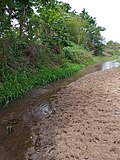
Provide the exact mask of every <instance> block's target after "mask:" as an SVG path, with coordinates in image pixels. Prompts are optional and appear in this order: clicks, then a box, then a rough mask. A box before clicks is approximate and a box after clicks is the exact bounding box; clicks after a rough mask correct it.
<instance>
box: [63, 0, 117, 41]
mask: <svg viewBox="0 0 120 160" xmlns="http://www.w3.org/2000/svg"><path fill="white" fill-rule="evenodd" d="M61 1H63V2H66V3H69V4H70V6H71V7H72V9H73V10H74V9H75V10H76V11H77V12H79V13H80V12H81V11H82V10H83V8H85V9H86V11H87V12H88V13H89V15H91V16H92V17H96V21H97V24H98V25H99V26H102V27H105V28H106V31H104V32H102V36H103V37H105V39H106V42H107V41H110V40H113V41H115V42H119V43H120V0H61Z"/></svg>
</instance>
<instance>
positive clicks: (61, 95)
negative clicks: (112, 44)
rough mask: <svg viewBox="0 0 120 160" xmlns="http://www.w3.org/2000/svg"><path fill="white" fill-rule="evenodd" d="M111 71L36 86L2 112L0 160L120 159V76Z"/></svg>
mask: <svg viewBox="0 0 120 160" xmlns="http://www.w3.org/2000/svg"><path fill="white" fill-rule="evenodd" d="M109 63H110V64H111V63H112V67H117V66H116V63H115V62H113V61H112V62H109ZM109 66H110V67H108V63H107V64H105V63H104V64H102V65H97V66H94V67H88V68H87V69H86V70H83V72H81V73H76V74H74V75H73V76H71V77H69V78H66V79H65V80H61V81H58V82H56V83H53V84H50V85H48V86H46V87H36V88H35V89H34V90H33V91H32V92H30V93H28V94H27V95H25V96H24V97H22V98H20V99H18V100H16V101H14V102H12V103H11V104H10V105H9V106H8V107H7V109H2V110H1V111H0V160H67V159H71V160H74V159H79V160H83V159H88V160H94V159H98V160H104V159H105V160H107V159H108V158H109V160H112V159H114V160H116V159H117V158H118V159H117V160H119V158H120V155H119V153H120V152H119V144H120V143H119V141H120V139H119V138H120V137H119V135H120V130H119V125H120V120H119V119H120V117H119V116H120V106H119V105H120V99H119V97H120V89H119V87H120V71H119V69H110V70H106V69H109V68H112V67H111V65H109ZM105 67H106V68H105ZM100 70H101V71H100ZM102 70H106V71H102ZM96 71H99V72H96ZM91 73H92V74H91ZM85 75H86V76H85ZM80 77H82V78H80Z"/></svg>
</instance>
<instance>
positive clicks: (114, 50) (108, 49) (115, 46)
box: [105, 41, 120, 56]
mask: <svg viewBox="0 0 120 160" xmlns="http://www.w3.org/2000/svg"><path fill="white" fill-rule="evenodd" d="M105 53H107V54H110V55H118V56H120V44H119V43H117V42H113V41H109V42H107V44H106V46H105Z"/></svg>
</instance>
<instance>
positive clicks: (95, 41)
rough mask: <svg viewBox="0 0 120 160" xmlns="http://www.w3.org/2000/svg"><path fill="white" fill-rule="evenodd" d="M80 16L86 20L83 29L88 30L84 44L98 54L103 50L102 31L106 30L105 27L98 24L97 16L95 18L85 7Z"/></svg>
mask: <svg viewBox="0 0 120 160" xmlns="http://www.w3.org/2000/svg"><path fill="white" fill-rule="evenodd" d="M80 17H81V18H82V19H83V20H84V21H85V23H84V24H85V26H84V27H83V30H85V32H86V36H87V39H86V40H85V42H84V44H85V47H88V49H89V50H91V51H92V50H93V51H94V54H95V55H97V54H99V53H101V52H102V46H103V38H102V36H101V31H104V30H105V28H104V27H100V26H97V23H96V18H93V17H92V16H90V15H89V14H88V12H86V11H85V9H83V11H82V13H80Z"/></svg>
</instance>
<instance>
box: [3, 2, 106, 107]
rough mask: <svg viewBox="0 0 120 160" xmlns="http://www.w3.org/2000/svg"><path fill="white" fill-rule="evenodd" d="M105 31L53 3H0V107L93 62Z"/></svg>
mask: <svg viewBox="0 0 120 160" xmlns="http://www.w3.org/2000/svg"><path fill="white" fill-rule="evenodd" d="M104 30H105V28H103V27H100V26H98V25H97V22H96V19H95V18H93V17H91V16H90V15H89V14H88V12H86V10H85V9H84V10H83V11H82V12H81V13H76V12H75V11H72V10H71V7H70V5H69V4H67V3H63V2H58V1H57V0H39V1H38V0H26V1H24V0H14V1H8V0H1V5H0V105H1V106H4V107H5V106H6V105H7V104H8V103H9V102H10V101H12V100H13V99H15V98H17V97H19V96H21V95H23V94H25V93H26V92H28V91H30V90H31V89H32V88H33V87H34V86H36V85H46V84H48V83H50V82H53V81H56V80H58V79H62V78H64V77H66V76H69V75H70V74H72V73H74V72H76V71H78V70H80V69H81V68H83V67H84V66H86V65H90V64H93V63H95V61H96V60H95V58H94V56H95V55H97V56H98V55H101V54H102V51H103V50H104V46H105V45H104V39H103V37H102V36H101V31H104ZM93 55H94V56H93Z"/></svg>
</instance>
